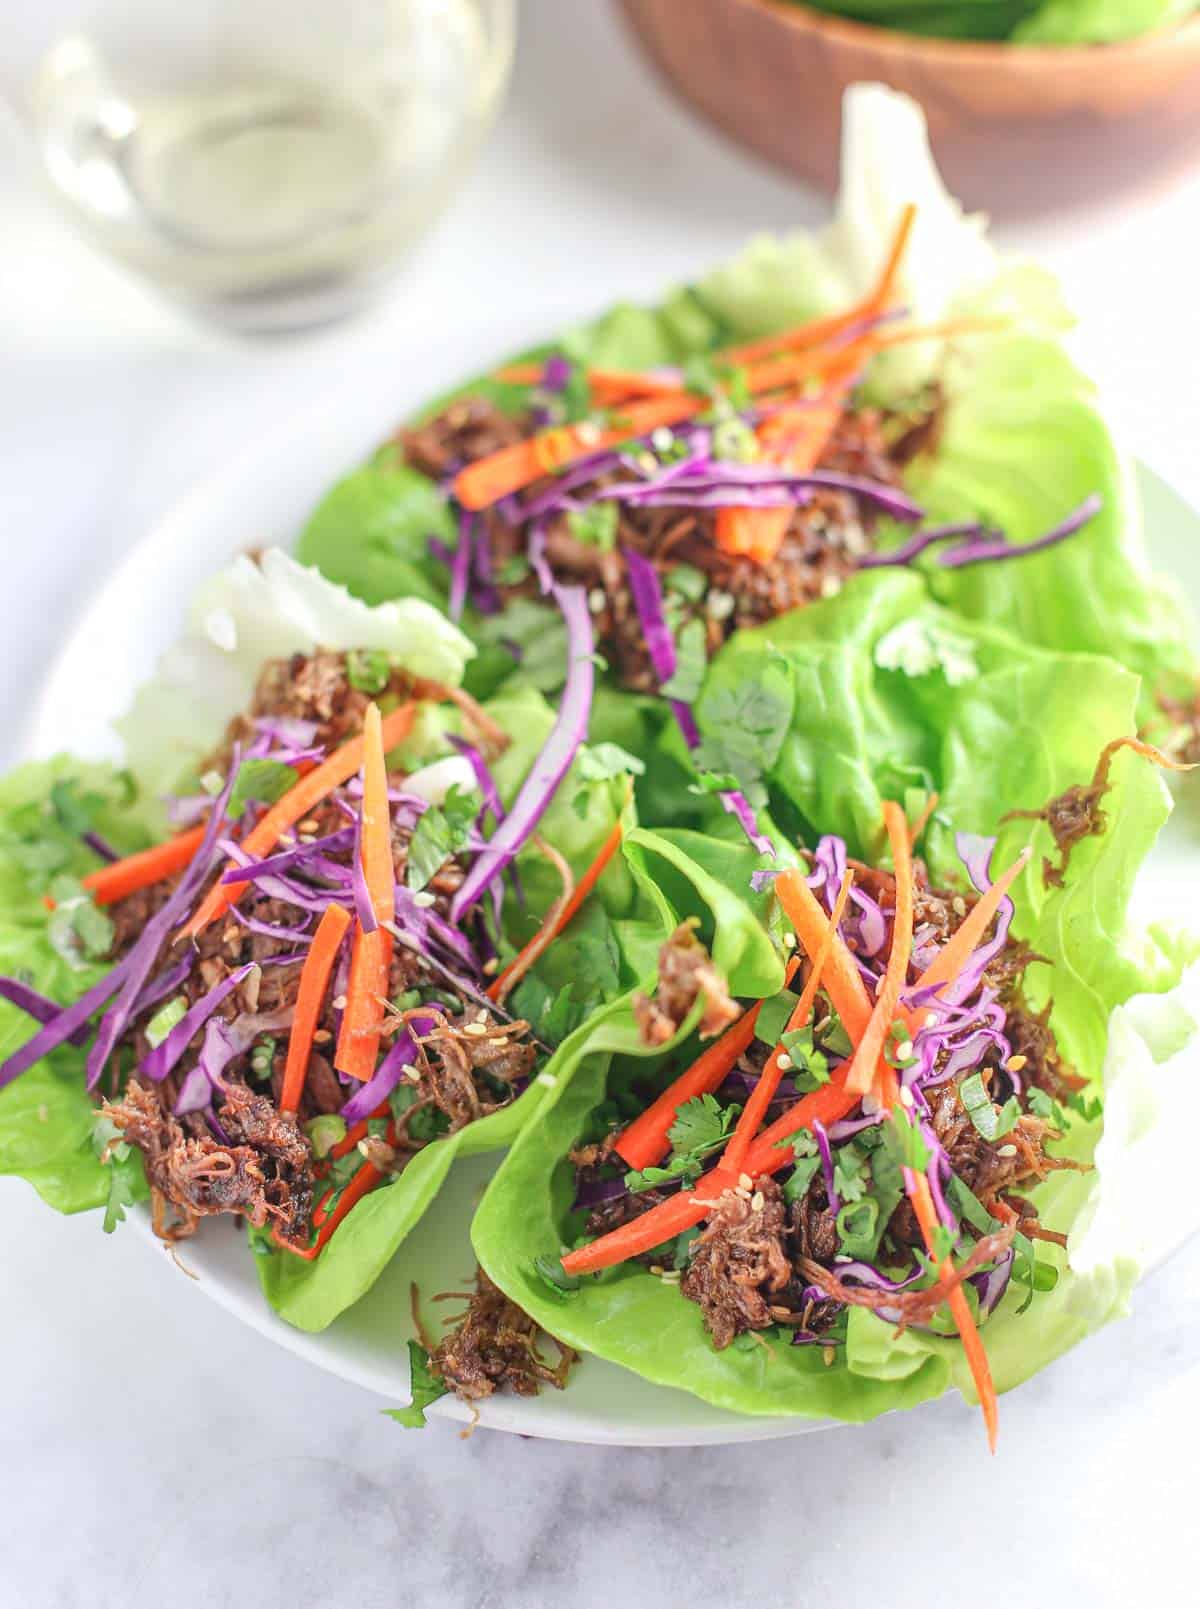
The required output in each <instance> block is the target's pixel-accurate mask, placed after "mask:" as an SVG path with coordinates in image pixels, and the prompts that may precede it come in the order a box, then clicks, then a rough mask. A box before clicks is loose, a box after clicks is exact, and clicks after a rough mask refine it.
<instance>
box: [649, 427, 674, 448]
mask: <svg viewBox="0 0 1200 1609" xmlns="http://www.w3.org/2000/svg"><path fill="white" fill-rule="evenodd" d="M650 445H651V446H652V447H653V448H654V450H655V452H660V453H665V452H666V450H667V448H668V447H673V446H674V445H675V432H674V431H673V430H668V429H667V427H666V425H659V427H658V429H657V430H655V431H652V432H651V435H650Z"/></svg>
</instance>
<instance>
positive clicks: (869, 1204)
mask: <svg viewBox="0 0 1200 1609" xmlns="http://www.w3.org/2000/svg"><path fill="white" fill-rule="evenodd" d="M878 1231H879V1203H878V1201H876V1200H875V1199H874V1197H873V1196H863V1197H862V1198H861V1199H860V1200H857V1201H847V1202H846V1203H845V1204H844V1205H843V1206H842V1207H841V1209H840V1210H839V1212H838V1215H837V1232H838V1240H839V1244H838V1250H839V1251H841V1252H844V1253H845V1255H846V1256H847V1257H870V1256H872V1255H873V1253H874V1251H875V1247H876V1244H877V1242H878V1239H879V1233H878Z"/></svg>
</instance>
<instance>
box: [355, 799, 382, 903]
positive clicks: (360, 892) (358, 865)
mask: <svg viewBox="0 0 1200 1609" xmlns="http://www.w3.org/2000/svg"><path fill="white" fill-rule="evenodd" d="M365 808H366V794H365V793H364V794H363V803H362V805H361V806H360V807H359V813H358V820H357V822H356V823H355V826H354V849H353V852H352V853H351V856H350V891H351V893H352V894H353V895H354V914H355V915H356V916H357V917H358V924H359V926H360V927H361V928H362V930H363V932H364V933H374V932H376V931H377V929H378V927H379V922H378V920H377V918H376V916H375V907H374V906H373V905H372V903H371V890H370V889H369V888H368V887H367V874H366V872H365V871H364V870H363V862H362V832H363V810H364V809H365Z"/></svg>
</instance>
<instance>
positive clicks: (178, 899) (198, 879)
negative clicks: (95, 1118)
mask: <svg viewBox="0 0 1200 1609" xmlns="http://www.w3.org/2000/svg"><path fill="white" fill-rule="evenodd" d="M240 766H241V753H240V751H239V750H238V749H237V748H235V749H234V752H233V759H232V762H231V764H230V767H229V775H228V776H227V777H226V778H225V785H224V787H223V788H222V789H221V792H220V793H219V794H218V796H217V797H216V799H215V800H214V801H213V804H212V811H211V814H210V815H209V818H208V825H207V827H206V828H205V830H204V837H203V839H202V840H201V842H200V847H199V848H198V849H197V851H196V853H195V854H194V855H193V856H192V859H191V861H190V862H189V864H188V867H187V870H186V871H185V872H184V874H183V876H182V877H181V878H180V880H179V882H178V883H177V884H176V886H175V888H174V889H173V891H172V892H171V894H170V895H169V897H168V898H167V900H166V903H165V904H164V905H163V906H162V907H161V908H160V909H159V910H158V911H156V912H155V914H154V915H153V916H152V917H151V918H150V920H149V921H148V922H147V923H146V925H145V926H144V927H143V928H142V931H141V934H140V936H139V938H138V939H137V942H136V943H135V944H134V946H133V948H132V949H131V950H130V952H129V954H128V955H127V956H126V957H125V958H124V960H123V961H122V962H121V963H120V965H119V966H118V968H117V969H116V970H117V971H118V972H120V973H122V974H123V977H122V982H121V988H120V992H119V994H118V995H117V998H116V1000H115V1001H114V1002H113V1003H112V1005H111V1006H110V1007H109V1009H108V1011H107V1012H106V1013H105V1014H104V1016H103V1018H102V1019H101V1022H100V1028H99V1031H98V1032H97V1034H96V1038H95V1040H94V1041H93V1043H92V1048H91V1049H90V1050H89V1051H88V1058H87V1087H88V1089H95V1087H96V1085H97V1084H98V1083H99V1082H100V1077H101V1074H102V1073H103V1072H104V1069H105V1067H106V1066H107V1065H108V1058H109V1057H110V1056H111V1055H112V1053H113V1050H114V1048H115V1047H116V1044H117V1041H118V1040H119V1039H120V1037H121V1035H122V1034H123V1033H124V1032H125V1029H126V1027H127V1026H128V1024H129V1019H130V1017H131V1016H132V1014H133V1008H134V1005H135V1004H136V1002H137V998H138V996H139V995H140V994H141V992H142V990H143V988H144V987H145V983H146V978H147V977H148V975H149V973H150V968H151V967H152V966H153V965H154V962H155V959H156V957H157V955H158V952H159V951H160V950H161V948H162V946H163V943H164V941H165V940H166V938H167V935H168V934H169V933H170V932H171V931H172V930H173V929H174V928H176V927H178V926H179V924H180V923H181V922H182V921H183V920H184V918H185V917H186V916H187V914H188V913H189V911H190V910H191V907H192V902H193V900H194V899H195V897H196V895H197V894H198V893H199V892H200V889H201V887H202V886H203V883H204V880H205V878H206V877H207V876H208V874H209V871H210V869H211V866H212V860H213V855H214V853H215V851H216V847H217V840H218V837H219V835H220V832H221V829H222V826H223V825H224V822H225V815H226V811H227V810H228V808H229V798H230V795H231V794H232V792H233V785H234V782H235V781H236V780H237V774H238V770H239V769H240ZM110 976H111V974H110Z"/></svg>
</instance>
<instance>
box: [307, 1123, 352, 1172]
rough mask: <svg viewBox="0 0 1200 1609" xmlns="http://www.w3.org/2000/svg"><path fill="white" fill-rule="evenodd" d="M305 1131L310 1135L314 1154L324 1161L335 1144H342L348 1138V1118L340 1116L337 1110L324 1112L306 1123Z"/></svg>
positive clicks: (320, 1160)
mask: <svg viewBox="0 0 1200 1609" xmlns="http://www.w3.org/2000/svg"><path fill="white" fill-rule="evenodd" d="M304 1132H305V1133H306V1134H307V1135H308V1143H309V1144H310V1145H311V1146H312V1154H313V1156H314V1157H315V1158H316V1159H317V1161H318V1162H323V1161H324V1160H325V1158H326V1157H327V1156H328V1155H329V1153H330V1152H331V1151H332V1150H333V1148H334V1146H335V1145H340V1144H341V1142H342V1141H343V1140H344V1139H345V1138H346V1119H345V1118H344V1117H339V1116H338V1114H337V1113H336V1112H323V1113H322V1114H321V1116H320V1117H314V1118H312V1119H311V1120H310V1121H309V1122H308V1123H306V1124H305V1125H304Z"/></svg>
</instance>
